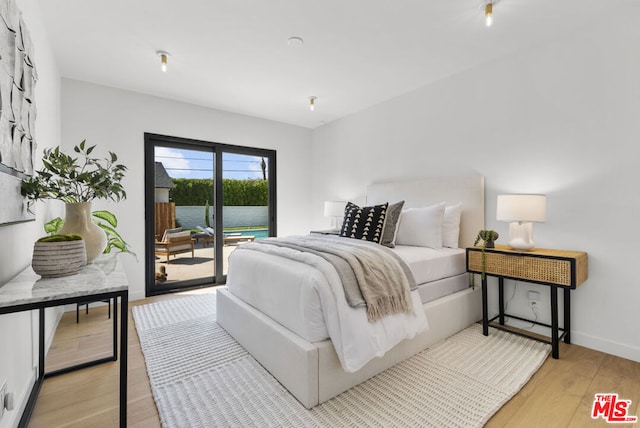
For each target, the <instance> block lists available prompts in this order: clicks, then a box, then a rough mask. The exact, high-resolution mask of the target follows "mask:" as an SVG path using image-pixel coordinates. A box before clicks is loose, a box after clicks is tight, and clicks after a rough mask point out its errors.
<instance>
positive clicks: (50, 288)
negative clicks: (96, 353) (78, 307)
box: [0, 254, 129, 427]
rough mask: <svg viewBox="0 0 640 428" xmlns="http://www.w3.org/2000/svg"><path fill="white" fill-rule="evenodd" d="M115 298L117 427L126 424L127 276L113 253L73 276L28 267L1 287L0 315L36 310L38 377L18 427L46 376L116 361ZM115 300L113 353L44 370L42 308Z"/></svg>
mask: <svg viewBox="0 0 640 428" xmlns="http://www.w3.org/2000/svg"><path fill="white" fill-rule="evenodd" d="M118 297H119V298H120V314H121V322H120V426H121V427H126V426H127V328H128V322H127V320H128V318H127V317H128V310H129V303H128V302H129V288H128V281H127V276H126V275H125V273H124V270H123V268H122V265H121V263H120V261H119V259H118V257H117V255H115V254H111V255H102V256H100V257H98V258H97V259H96V260H94V262H93V263H92V264H89V265H86V266H85V267H84V268H82V270H81V271H80V272H78V273H77V274H75V275H70V276H64V277H60V278H41V277H40V276H39V275H37V274H36V273H35V272H34V271H33V269H31V267H29V268H27V269H25V270H24V271H22V272H21V273H20V274H19V275H18V276H16V277H15V278H13V279H12V280H11V281H9V282H8V283H6V284H5V285H3V286H1V287H0V315H2V314H10V313H16V312H23V311H31V310H38V315H39V323H38V324H39V327H38V331H39V339H38V345H37V346H38V376H37V378H36V381H35V383H34V385H33V388H32V389H31V393H30V394H29V399H28V402H27V405H26V407H25V410H24V413H23V414H22V418H21V419H20V423H19V426H20V427H26V426H27V425H28V423H29V419H30V418H31V415H32V413H33V409H34V407H35V404H36V400H37V399H38V394H39V392H40V388H41V387H42V383H43V381H44V379H45V378H47V377H51V376H56V375H60V374H63V373H68V372H70V371H74V370H78V369H82V368H85V367H90V366H94V365H96V364H101V363H105V362H109V361H116V360H117V359H118V357H117V349H118V337H117V336H118V334H117V333H118V306H117V305H118ZM107 299H113V300H114V310H113V355H111V356H110V357H105V358H100V359H98V360H94V361H89V362H85V363H81V364H77V365H74V366H70V367H65V368H63V369H60V370H56V371H54V372H49V373H46V372H45V349H44V348H45V346H44V335H45V317H44V310H45V308H49V307H53V306H61V305H66V304H72V303H89V302H94V301H98V300H107Z"/></svg>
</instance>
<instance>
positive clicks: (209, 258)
mask: <svg viewBox="0 0 640 428" xmlns="http://www.w3.org/2000/svg"><path fill="white" fill-rule="evenodd" d="M238 245H242V243H240V244H237V245H225V246H224V247H222V252H223V272H224V273H225V274H226V273H227V270H228V267H229V262H228V260H229V254H231V252H232V251H233V250H235V249H236V247H237V246H238ZM213 251H214V250H213V245H210V243H209V242H207V241H204V240H198V242H196V246H195V251H194V256H193V257H191V253H190V252H188V253H182V254H177V255H175V256H171V258H170V262H169V263H167V262H166V261H165V260H166V259H165V258H164V257H159V256H156V269H155V271H156V273H158V272H160V266H164V267H165V269H166V273H167V279H166V281H164V282H163V283H165V284H166V283H171V282H175V281H183V280H188V279H195V278H202V277H211V276H213V272H214V265H213V259H214V254H213Z"/></svg>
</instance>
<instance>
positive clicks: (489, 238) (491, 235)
mask: <svg viewBox="0 0 640 428" xmlns="http://www.w3.org/2000/svg"><path fill="white" fill-rule="evenodd" d="M498 236H499V235H498V232H496V231H493V230H490V229H487V230H485V229H483V230H481V231H480V232H478V235H477V236H476V239H475V241H473V246H474V247H475V246H477V245H478V243H479V242H480V241H482V245H481V248H482V250H481V252H482V262H481V264H482V270H481V274H480V277H481V278H482V280H483V281H484V279H485V276H486V274H485V271H486V269H487V261H486V255H485V251H484V250H485V249H486V248H494V247H495V244H494V243H495V241H496V239H498ZM475 279H476V276H475V274H473V273H472V274H471V276H470V278H469V286H470V287H471V288H474V289H475V286H476V283H475Z"/></svg>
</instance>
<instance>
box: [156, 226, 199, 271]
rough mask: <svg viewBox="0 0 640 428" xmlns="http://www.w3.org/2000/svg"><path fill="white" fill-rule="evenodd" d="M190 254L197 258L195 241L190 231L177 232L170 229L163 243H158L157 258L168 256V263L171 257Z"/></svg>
mask: <svg viewBox="0 0 640 428" xmlns="http://www.w3.org/2000/svg"><path fill="white" fill-rule="evenodd" d="M188 252H191V257H195V239H193V238H192V237H191V232H189V231H188V230H187V231H184V232H182V231H180V232H177V231H173V230H170V229H169V230H167V231H165V232H164V236H163V239H162V241H156V256H166V257H167V263H169V256H171V255H174V256H175V255H176V254H180V253H188Z"/></svg>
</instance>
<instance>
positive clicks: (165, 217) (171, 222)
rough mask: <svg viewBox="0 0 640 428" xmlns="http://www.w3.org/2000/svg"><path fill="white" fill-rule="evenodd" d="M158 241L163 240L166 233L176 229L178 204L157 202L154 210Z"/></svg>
mask: <svg viewBox="0 0 640 428" xmlns="http://www.w3.org/2000/svg"><path fill="white" fill-rule="evenodd" d="M154 218H155V233H156V239H161V238H162V235H163V234H164V231H165V230H167V229H173V228H175V227H176V204H175V203H174V202H156V203H155V208H154Z"/></svg>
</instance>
